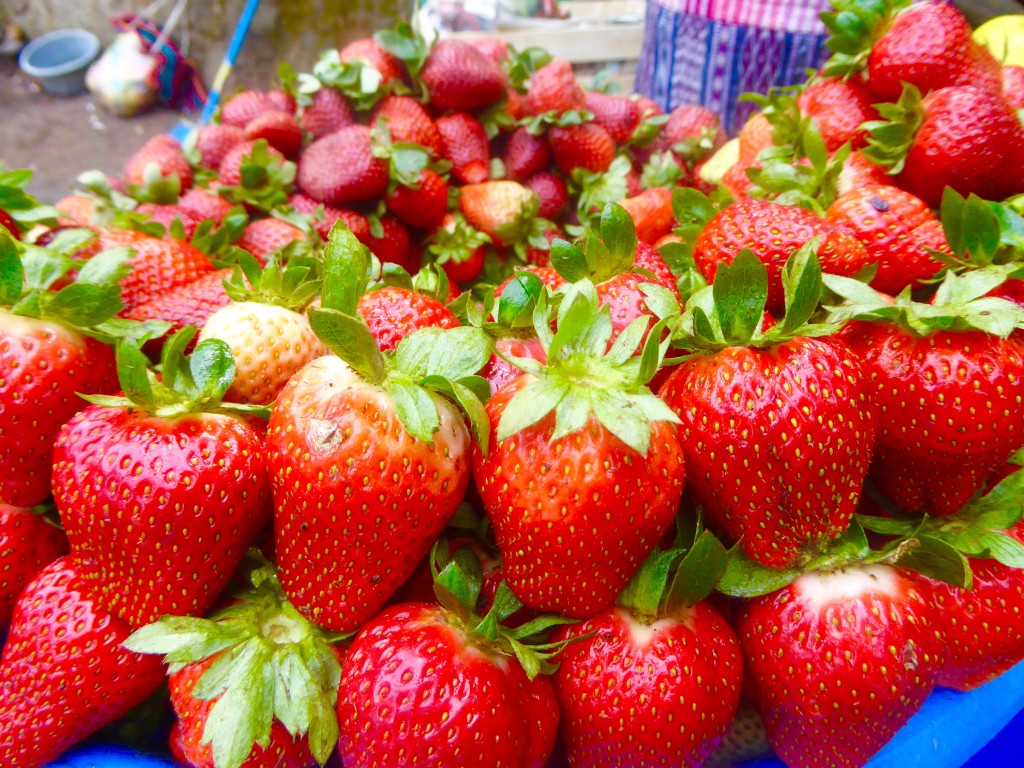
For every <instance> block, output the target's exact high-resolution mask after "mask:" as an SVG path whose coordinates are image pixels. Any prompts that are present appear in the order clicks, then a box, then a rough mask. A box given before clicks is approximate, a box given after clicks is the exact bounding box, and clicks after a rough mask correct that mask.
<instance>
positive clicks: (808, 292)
mask: <svg viewBox="0 0 1024 768" xmlns="http://www.w3.org/2000/svg"><path fill="white" fill-rule="evenodd" d="M818 241H819V238H816V237H815V238H812V239H811V240H809V241H808V242H807V243H805V244H804V245H803V246H801V247H800V248H799V249H797V250H796V251H795V252H794V253H793V255H792V256H790V257H789V258H788V259H787V260H786V264H785V265H784V266H783V268H782V285H783V289H784V291H785V300H786V304H785V307H786V314H785V316H784V317H783V319H782V320H781V321H780V322H779V323H778V324H776V325H774V326H772V327H770V328H766V327H765V326H766V323H765V322H764V312H765V305H766V303H767V301H768V272H767V270H766V269H765V266H764V264H762V263H761V262H760V260H759V259H758V258H757V257H756V256H755V255H754V254H753V253H751V252H750V251H749V250H747V249H744V250H742V251H740V252H739V254H737V255H736V258H735V259H733V261H732V263H731V264H724V263H723V264H720V265H719V266H718V271H717V272H716V274H715V281H714V283H713V284H712V285H710V286H708V287H707V288H702V289H700V290H699V291H697V292H696V293H694V294H693V295H692V296H691V297H690V298H689V300H688V301H687V302H686V311H685V312H684V313H683V315H682V317H681V318H680V322H679V324H678V327H677V328H676V331H675V334H674V339H673V346H676V347H680V348H682V349H687V350H692V351H694V352H695V353H698V354H700V353H704V352H708V351H717V350H720V349H725V348H726V347H733V346H749V347H770V346H772V345H775V344H779V343H781V342H784V341H788V340H789V339H792V338H794V337H797V336H803V337H815V336H827V335H829V334H831V333H834V332H835V331H836V330H838V328H839V326H838V325H835V324H833V323H812V322H810V320H811V318H812V316H813V315H814V314H815V312H816V311H817V309H818V303H819V300H820V298H821V291H822V274H821V267H820V265H819V263H818V257H817V255H816V251H817V249H818V245H819V242H818Z"/></svg>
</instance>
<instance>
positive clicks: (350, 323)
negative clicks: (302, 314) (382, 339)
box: [308, 307, 386, 384]
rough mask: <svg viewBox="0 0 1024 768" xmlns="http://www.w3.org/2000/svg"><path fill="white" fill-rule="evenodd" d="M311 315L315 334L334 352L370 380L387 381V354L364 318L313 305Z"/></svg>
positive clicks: (310, 319)
mask: <svg viewBox="0 0 1024 768" xmlns="http://www.w3.org/2000/svg"><path fill="white" fill-rule="evenodd" d="M308 314H309V325H310V327H311V328H312V329H313V333H315V334H316V336H317V338H318V339H320V341H322V342H323V343H324V344H325V345H326V346H327V348H328V349H329V350H331V352H333V353H334V354H336V355H337V356H338V357H340V358H341V359H342V360H344V361H345V362H346V363H348V364H349V365H350V366H352V368H353V369H354V370H355V371H356V372H357V373H359V375H360V376H362V377H363V378H365V379H366V380H367V381H369V382H370V383H372V384H379V383H380V382H381V381H383V380H384V376H385V373H386V371H385V367H384V356H383V355H382V354H381V351H380V347H378V346H377V341H376V340H375V339H374V338H373V334H372V333H371V332H370V329H369V328H368V327H367V325H366V322H365V321H364V320H363V319H362V318H361V317H353V316H351V315H346V314H344V313H342V312H339V311H337V310H334V309H325V308H318V307H313V308H311V309H310V310H309V313H308Z"/></svg>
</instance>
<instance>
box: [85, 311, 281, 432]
mask: <svg viewBox="0 0 1024 768" xmlns="http://www.w3.org/2000/svg"><path fill="white" fill-rule="evenodd" d="M198 330H199V329H197V328H196V327H195V326H192V325H186V326H185V327H184V328H182V329H181V330H179V331H178V332H177V333H175V334H174V335H173V336H171V338H170V339H168V340H167V342H166V343H165V344H164V346H163V351H162V355H161V359H160V375H157V373H156V372H155V371H153V370H152V368H151V367H150V363H149V358H147V357H146V356H145V355H144V354H143V353H142V349H141V347H140V344H139V341H138V340H136V339H131V338H122V339H119V340H118V343H117V352H116V361H117V377H118V381H119V382H120V384H121V389H122V391H123V392H124V395H123V396H121V395H85V394H82V395H80V397H82V398H83V399H85V400H87V401H89V402H90V403H93V404H95V405H102V406H105V407H107V408H133V409H135V410H140V411H144V412H146V413H149V414H152V415H153V416H157V417H159V418H166V419H174V418H178V417H180V416H184V415H186V414H190V413H225V414H232V415H236V416H259V417H261V418H264V419H266V418H268V417H269V416H270V408H269V407H265V406H253V405H248V404H244V403H226V402H223V398H224V395H225V393H227V391H228V389H229V388H230V387H231V384H232V382H234V380H235V358H234V355H232V354H231V348H230V347H229V346H228V345H227V344H226V343H225V342H223V341H221V340H220V339H206V340H205V341H202V342H200V343H199V344H197V345H196V348H195V349H194V350H193V352H192V354H191V355H188V356H186V355H185V349H186V348H187V347H188V345H189V343H190V342H191V341H192V339H193V338H195V335H196V334H197V333H198Z"/></svg>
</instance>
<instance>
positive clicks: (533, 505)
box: [473, 298, 683, 617]
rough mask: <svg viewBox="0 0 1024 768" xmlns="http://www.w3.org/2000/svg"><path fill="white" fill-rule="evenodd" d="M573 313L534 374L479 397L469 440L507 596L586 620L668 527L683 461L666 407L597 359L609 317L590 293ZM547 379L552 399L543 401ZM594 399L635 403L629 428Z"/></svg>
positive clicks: (603, 604) (608, 363)
mask: <svg viewBox="0 0 1024 768" xmlns="http://www.w3.org/2000/svg"><path fill="white" fill-rule="evenodd" d="M579 300H580V301H587V300H586V299H584V298H581V299H579ZM576 311H577V312H578V316H577V317H576V319H577V320H581V319H582V320H584V321H585V320H586V319H587V314H584V311H585V312H586V313H588V314H589V316H590V323H589V324H588V323H585V322H584V323H580V325H581V326H582V327H574V328H572V329H571V332H572V333H573V335H572V336H568V333H570V332H566V333H562V332H561V331H560V333H562V336H561V337H558V340H559V342H560V344H561V346H560V353H559V355H558V356H553V355H551V354H547V361H548V365H547V366H545V367H544V368H542V369H541V371H540V373H541V376H542V378H540V379H539V380H538V379H536V378H534V377H533V376H530V375H524V376H521V377H519V378H518V379H516V380H515V381H513V382H512V383H511V384H508V385H507V386H506V387H504V388H503V389H501V390H500V391H498V392H497V393H496V394H495V395H494V396H493V397H492V398H491V399H490V400H489V401H488V403H487V415H488V418H489V419H490V422H491V437H490V441H489V442H490V449H489V451H488V453H486V454H484V452H483V451H482V450H481V449H480V448H479V447H477V448H475V450H474V452H473V475H474V479H475V481H476V487H477V490H478V492H479V494H480V498H481V500H482V501H483V504H484V508H485V510H486V511H487V515H488V517H489V518H490V520H491V523H492V525H493V527H494V533H495V538H496V539H497V542H498V546H499V548H500V549H501V553H502V558H503V560H504V563H505V579H506V581H507V582H508V585H509V587H510V588H511V589H512V591H513V592H514V593H515V595H516V597H518V598H519V599H520V600H521V601H522V602H523V603H524V604H525V605H527V606H529V607H531V608H535V609H537V610H545V611H546V610H553V611H558V612H560V613H563V614H565V615H567V616H572V617H585V616H592V615H594V614H595V613H597V612H598V611H600V610H601V609H602V608H605V607H606V606H608V605H609V604H610V603H611V602H612V600H614V599H615V596H616V595H617V594H618V593H619V592H620V591H621V590H622V588H623V587H624V586H625V584H626V583H627V582H628V581H629V579H630V577H631V576H632V575H633V572H634V571H635V570H636V569H637V567H638V566H639V565H640V563H641V562H642V561H643V559H644V558H645V557H646V556H647V554H648V553H649V552H650V551H651V549H652V548H653V547H654V545H655V544H656V543H657V542H658V540H659V539H660V538H661V536H662V534H664V533H665V531H666V530H667V528H668V527H669V525H670V524H671V520H672V517H673V515H674V514H675V510H676V508H677V506H678V503H679V496H680V494H681V491H682V477H683V464H682V461H681V456H682V454H681V450H680V447H679V444H678V439H677V437H676V433H675V427H674V425H673V424H671V423H669V421H675V419H674V418H673V417H672V414H671V412H669V411H668V410H667V408H665V406H664V404H663V403H661V402H660V401H658V400H657V398H655V397H653V395H651V394H650V391H649V390H647V389H646V387H645V386H644V384H643V383H641V382H639V381H637V380H636V377H635V374H633V376H632V377H631V376H629V375H628V374H617V373H616V370H617V368H616V365H617V364H616V363H613V362H612V360H611V359H610V358H606V357H605V347H606V340H607V338H608V336H607V331H608V330H609V329H608V327H607V326H608V325H609V324H610V323H609V322H608V320H607V315H602V314H601V313H600V312H599V309H598V306H597V305H596V303H591V302H589V301H587V303H586V304H583V305H582V306H579V307H578V309H577V310H576ZM596 327H601V328H602V331H597V330H595V329H596ZM591 333H593V334H594V335H593V336H591V335H590V334H591ZM595 339H596V341H595ZM595 345H596V346H597V347H600V348H599V349H598V348H595ZM622 365H628V362H627V363H622ZM598 366H600V368H598ZM592 368H594V369H599V370H602V371H604V373H603V374H602V381H601V383H600V384H596V383H595V382H594V380H592V379H591V378H590V376H591V374H590V373H589V371H590V370H591V369H592ZM538 387H539V389H538ZM545 387H547V388H549V391H550V390H552V389H553V390H554V391H555V392H556V393H557V394H560V395H561V396H560V397H546V398H541V397H540V392H542V391H545ZM556 388H557V389H556ZM596 388H600V391H601V393H602V394H601V395H597V394H596V392H595V389H596ZM612 389H614V391H615V394H614V395H609V394H608V393H609V392H610V391H612ZM602 397H610V398H614V400H613V401H612V400H609V403H610V402H615V403H617V405H616V406H614V408H615V410H621V409H622V408H627V407H630V406H629V405H627V404H630V403H632V404H634V405H633V408H635V410H634V411H633V412H634V413H635V414H637V415H638V417H639V418H638V421H637V422H636V423H635V424H634V426H635V431H634V430H627V429H622V428H620V427H621V425H617V424H615V423H614V422H613V421H612V419H611V415H610V414H609V412H608V411H607V410H605V408H604V406H603V404H602V401H601V398H602ZM576 398H579V401H578V402H573V400H575V399H576ZM591 398H595V399H591ZM641 413H642V414H644V415H643V416H640V414H641ZM570 414H571V415H570ZM567 419H571V421H570V422H569V423H566V420H567ZM606 422H609V423H612V425H613V427H614V429H615V431H614V432H613V431H611V428H610V427H609V426H606ZM556 429H557V430H558V433H557V434H556ZM626 440H628V441H629V442H626ZM626 489H628V492H627V491H626ZM581 499H586V503H580V501H579V500H581ZM613 510H614V511H613Z"/></svg>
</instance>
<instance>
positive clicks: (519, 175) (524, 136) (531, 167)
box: [501, 126, 552, 181]
mask: <svg viewBox="0 0 1024 768" xmlns="http://www.w3.org/2000/svg"><path fill="white" fill-rule="evenodd" d="M501 159H502V161H503V162H504V163H505V173H506V174H507V175H508V177H509V178H510V179H513V180H515V181H522V180H523V179H528V178H530V177H531V176H534V175H536V174H538V173H540V172H541V171H547V170H548V169H549V168H550V167H551V160H552V156H551V147H550V146H549V145H548V141H547V139H546V138H544V136H535V135H534V134H532V133H530V131H529V130H528V129H527V128H526V126H520V127H518V128H516V129H515V130H514V131H512V133H511V134H510V135H509V137H508V142H507V143H506V144H505V154H504V155H502V157H501Z"/></svg>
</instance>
